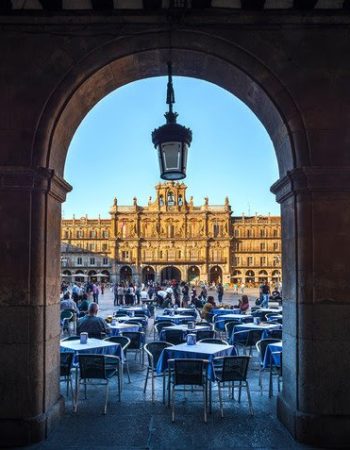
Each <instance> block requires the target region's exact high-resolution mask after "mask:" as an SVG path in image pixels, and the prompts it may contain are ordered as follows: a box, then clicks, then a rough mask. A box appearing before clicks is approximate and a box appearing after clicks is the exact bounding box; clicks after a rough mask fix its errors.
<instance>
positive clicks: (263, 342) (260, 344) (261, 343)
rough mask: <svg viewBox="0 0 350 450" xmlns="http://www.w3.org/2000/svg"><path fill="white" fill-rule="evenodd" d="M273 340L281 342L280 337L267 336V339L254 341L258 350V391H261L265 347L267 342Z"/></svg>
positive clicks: (270, 342)
mask: <svg viewBox="0 0 350 450" xmlns="http://www.w3.org/2000/svg"><path fill="white" fill-rule="evenodd" d="M273 342H281V340H280V339H273V338H271V339H270V338H267V339H260V341H258V342H257V343H256V349H257V351H258V355H259V359H260V368H259V386H260V391H261V392H262V373H263V371H264V370H265V368H264V366H263V362H264V358H265V353H266V348H267V346H268V345H269V344H272V343H273ZM269 369H270V368H269Z"/></svg>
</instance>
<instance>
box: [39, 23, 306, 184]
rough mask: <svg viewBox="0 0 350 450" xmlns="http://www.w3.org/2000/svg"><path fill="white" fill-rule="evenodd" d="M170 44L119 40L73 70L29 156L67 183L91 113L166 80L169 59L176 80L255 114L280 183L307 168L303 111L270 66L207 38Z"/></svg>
mask: <svg viewBox="0 0 350 450" xmlns="http://www.w3.org/2000/svg"><path fill="white" fill-rule="evenodd" d="M171 41H172V47H171V49H170V48H169V33H168V32H161V31H156V32H153V33H147V34H141V33H140V34H135V35H134V36H128V37H120V38H118V39H115V40H112V41H110V42H108V43H106V44H105V45H103V46H102V47H99V48H96V49H95V50H94V51H92V52H90V53H89V54H88V55H87V56H86V57H85V58H83V60H81V61H79V64H76V65H75V66H73V67H72V68H71V69H70V71H69V72H68V73H67V75H66V76H65V77H64V79H63V80H62V81H61V83H60V84H59V85H58V87H57V88H56V89H55V91H54V92H53V93H52V94H51V96H50V99H49V101H48V102H47V103H46V106H45V108H44V110H43V112H42V114H41V116H40V120H39V123H38V125H37V132H36V135H35V137H34V141H33V143H34V144H33V149H32V151H33V157H34V161H35V163H36V166H41V167H46V168H50V169H54V171H55V173H56V174H57V175H58V176H60V177H62V176H63V173H64V164H65V159H66V154H67V151H68V147H69V144H70V142H71V139H72V137H73V135H74V133H75V131H76V129H77V127H78V126H79V124H80V122H81V121H82V119H83V118H84V116H85V115H86V114H87V113H88V112H89V111H90V109H91V108H92V107H93V106H94V105H95V104H96V103H97V102H98V101H99V100H101V99H102V98H103V97H104V96H106V95H107V94H108V93H110V92H111V91H113V90H115V89H116V88H118V87H121V86H123V85H125V84H127V83H129V82H132V81H136V80H139V79H142V78H147V77H153V76H160V75H165V74H166V61H167V60H168V59H169V54H170V52H171V58H172V61H173V68H174V74H175V75H182V76H189V77H194V78H199V79H203V80H206V81H209V82H212V83H215V84H217V85H218V86H220V87H222V88H224V89H226V90H227V91H229V92H231V93H232V94H234V95H235V96H237V97H238V98H240V99H241V100H242V101H243V102H244V103H245V104H247V106H248V107H249V108H251V109H252V111H253V112H254V113H255V114H256V115H257V117H258V118H259V119H260V120H261V122H262V123H263V125H264V126H265V128H266V129H267V131H268V133H269V135H270V137H271V139H272V141H273V144H274V148H275V151H276V157H277V161H278V166H279V174H280V177H283V176H284V175H286V174H287V171H288V170H292V169H293V168H294V167H295V166H296V165H297V164H301V165H304V166H307V165H309V163H308V153H307V143H306V140H305V138H304V136H305V133H304V129H303V122H302V120H301V118H300V116H299V112H298V109H297V108H296V106H295V104H294V102H293V100H292V98H291V97H290V95H289V93H288V91H287V90H286V89H285V88H284V86H283V85H282V84H281V83H280V82H279V80H278V78H277V77H276V76H274V74H273V73H272V71H270V70H269V69H268V68H267V66H266V65H264V64H262V63H261V62H260V61H258V60H257V59H256V58H254V57H253V56H252V55H251V54H250V53H248V52H246V51H244V50H243V49H242V48H241V47H240V46H238V45H236V44H235V43H234V42H229V41H227V40H224V39H222V38H219V37H216V36H213V35H208V34H205V33H202V32H193V31H189V30H181V32H180V31H178V32H177V31H174V32H173V33H172V36H171ZM291 130H293V133H292V132H291ZM296 130H297V131H298V132H297V133H295V131H296ZM294 136H297V139H298V143H297V144H298V159H299V161H297V157H296V153H295V151H294V148H295V143H294Z"/></svg>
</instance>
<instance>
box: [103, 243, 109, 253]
mask: <svg viewBox="0 0 350 450" xmlns="http://www.w3.org/2000/svg"><path fill="white" fill-rule="evenodd" d="M107 250H108V246H107V244H102V251H103V252H106V251H107Z"/></svg>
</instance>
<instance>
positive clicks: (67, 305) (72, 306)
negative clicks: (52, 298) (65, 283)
mask: <svg viewBox="0 0 350 450" xmlns="http://www.w3.org/2000/svg"><path fill="white" fill-rule="evenodd" d="M60 309H61V311H63V310H64V309H68V310H69V311H72V312H74V313H78V312H79V310H78V307H77V304H76V303H75V301H74V300H72V299H71V298H70V294H69V292H68V291H66V293H65V294H64V295H63V298H62V300H61V305H60Z"/></svg>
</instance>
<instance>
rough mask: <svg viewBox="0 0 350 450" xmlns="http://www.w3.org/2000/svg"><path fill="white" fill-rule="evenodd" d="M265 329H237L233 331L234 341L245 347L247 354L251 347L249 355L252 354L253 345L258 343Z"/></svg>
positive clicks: (244, 352) (244, 351) (236, 344)
mask: <svg viewBox="0 0 350 450" xmlns="http://www.w3.org/2000/svg"><path fill="white" fill-rule="evenodd" d="M263 332H264V330H263V329H261V330H255V329H253V330H245V331H236V332H234V333H233V335H232V336H233V343H234V344H235V346H236V347H237V348H238V347H239V346H241V347H242V348H243V354H244V355H245V354H246V350H247V349H249V356H251V354H252V351H253V347H255V345H256V343H257V342H258V341H260V339H261V336H262V334H263Z"/></svg>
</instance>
